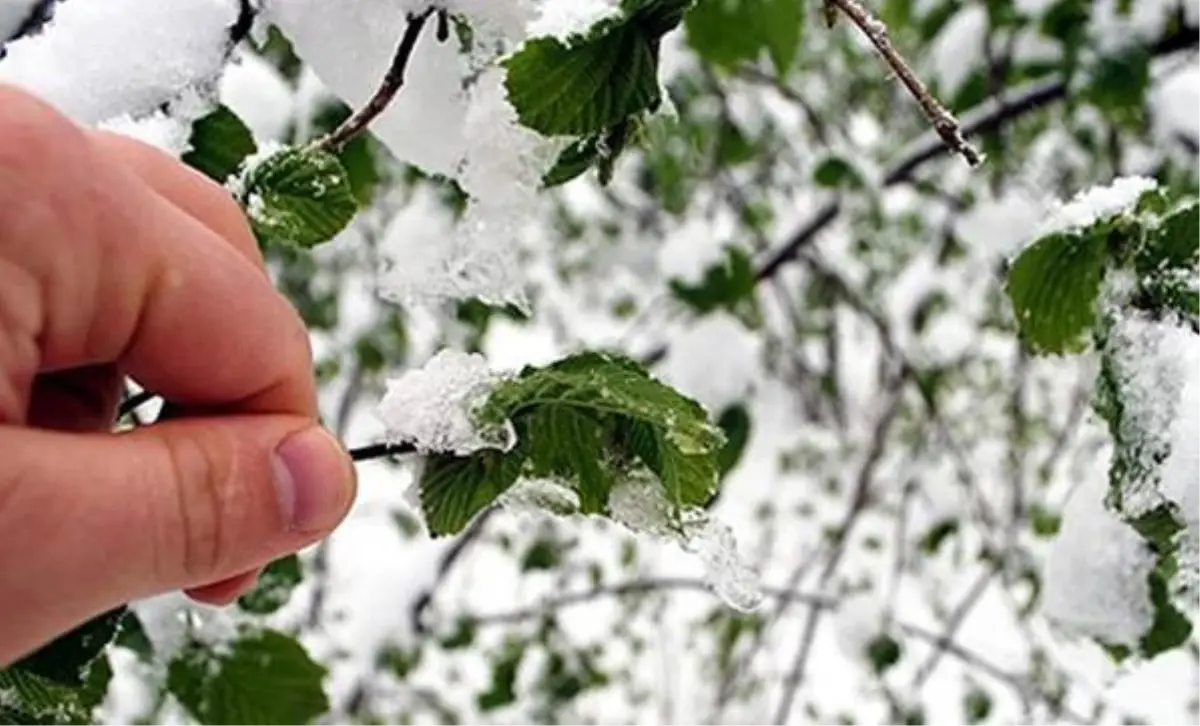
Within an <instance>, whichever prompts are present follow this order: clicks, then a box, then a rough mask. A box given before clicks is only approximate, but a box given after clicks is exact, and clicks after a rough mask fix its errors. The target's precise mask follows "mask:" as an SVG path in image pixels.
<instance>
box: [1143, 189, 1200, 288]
mask: <svg viewBox="0 0 1200 726" xmlns="http://www.w3.org/2000/svg"><path fill="white" fill-rule="evenodd" d="M1198 261H1200V203H1198V202H1197V201H1196V200H1195V199H1190V200H1187V201H1185V202H1184V203H1182V204H1180V205H1179V206H1177V207H1176V208H1175V209H1174V210H1172V211H1171V212H1170V213H1169V214H1167V215H1166V216H1164V217H1163V218H1162V219H1161V220H1160V221H1159V223H1158V225H1156V226H1155V228H1154V229H1153V230H1152V231H1151V232H1150V234H1148V235H1147V237H1146V244H1145V245H1144V247H1143V250H1142V253H1141V254H1140V255H1139V256H1138V272H1140V273H1142V274H1144V275H1149V274H1154V273H1157V272H1162V271H1163V270H1171V269H1189V270H1194V269H1195V267H1196V265H1197V262H1198Z"/></svg>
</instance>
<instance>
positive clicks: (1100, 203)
mask: <svg viewBox="0 0 1200 726" xmlns="http://www.w3.org/2000/svg"><path fill="white" fill-rule="evenodd" d="M1157 188H1158V183H1157V182H1156V181H1154V180H1153V179H1151V178H1149V177H1144V176H1123V177H1117V178H1115V179H1113V180H1112V182H1110V183H1109V184H1108V185H1107V186H1099V185H1097V186H1094V187H1092V188H1090V189H1087V190H1084V191H1082V192H1080V193H1079V194H1076V195H1075V197H1074V198H1072V199H1071V201H1069V202H1067V203H1065V204H1061V203H1060V204H1059V205H1058V206H1057V207H1056V208H1055V209H1053V210H1052V211H1051V212H1050V215H1049V217H1048V218H1047V219H1046V220H1045V221H1044V222H1043V223H1042V226H1041V228H1040V229H1039V230H1038V233H1037V236H1038V237H1043V236H1045V235H1049V234H1054V233H1057V232H1069V231H1073V230H1078V229H1083V228H1085V227H1088V226H1090V225H1092V224H1095V223H1096V222H1100V221H1103V220H1105V219H1108V218H1111V217H1115V216H1118V215H1120V214H1123V213H1125V212H1127V211H1129V210H1130V209H1132V208H1133V207H1134V205H1136V204H1137V201H1138V199H1139V198H1140V197H1141V196H1142V194H1143V193H1145V192H1148V191H1150V190H1153V189H1157Z"/></svg>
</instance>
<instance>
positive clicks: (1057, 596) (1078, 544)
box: [1042, 481, 1155, 648]
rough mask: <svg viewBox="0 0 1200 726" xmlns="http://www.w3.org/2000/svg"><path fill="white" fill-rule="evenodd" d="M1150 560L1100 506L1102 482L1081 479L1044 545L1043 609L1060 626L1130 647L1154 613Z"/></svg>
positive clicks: (1135, 537) (1132, 534) (1142, 545)
mask: <svg viewBox="0 0 1200 726" xmlns="http://www.w3.org/2000/svg"><path fill="white" fill-rule="evenodd" d="M1154 566H1155V558H1154V554H1153V552H1151V550H1150V547H1149V545H1148V544H1147V543H1146V541H1145V540H1143V539H1142V537H1141V535H1139V534H1138V533H1137V532H1136V531H1134V529H1133V528H1132V527H1131V526H1129V525H1128V524H1125V523H1124V522H1122V521H1121V520H1120V519H1119V518H1117V516H1116V515H1115V514H1113V513H1112V512H1110V511H1108V509H1106V508H1105V505H1104V492H1103V484H1102V482H1099V481H1096V482H1095V483H1088V484H1085V485H1082V486H1080V487H1079V488H1078V489H1076V490H1075V492H1074V493H1073V494H1072V495H1071V498H1070V500H1069V501H1068V502H1067V506H1066V508H1065V510H1064V511H1063V518H1062V529H1061V530H1060V531H1059V534H1058V538H1057V539H1055V541H1054V545H1053V547H1052V549H1051V551H1050V557H1049V560H1048V562H1047V566H1046V577H1045V591H1044V593H1043V601H1042V608H1043V612H1044V613H1045V615H1046V617H1047V618H1049V619H1050V620H1052V621H1054V622H1055V623H1057V624H1058V625H1059V626H1060V627H1062V628H1064V629H1065V630H1069V631H1071V632H1074V633H1077V634H1079V635H1084V636H1089V637H1093V638H1096V639H1097V640H1099V641H1102V642H1104V643H1107V644H1110V645H1122V646H1126V647H1129V648H1136V646H1137V643H1138V641H1139V640H1140V639H1141V637H1142V635H1143V634H1145V633H1146V631H1148V630H1149V629H1150V625H1151V622H1152V621H1153V619H1154V608H1153V606H1152V604H1151V601H1150V586H1149V577H1150V573H1151V571H1153V570H1154Z"/></svg>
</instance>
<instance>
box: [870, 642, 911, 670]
mask: <svg viewBox="0 0 1200 726" xmlns="http://www.w3.org/2000/svg"><path fill="white" fill-rule="evenodd" d="M902 652H903V651H902V649H901V646H900V642H899V641H898V640H896V639H895V638H893V637H891V636H890V635H879V636H878V637H876V638H874V639H873V640H871V642H870V643H868V644H867V660H869V661H870V662H871V670H873V671H874V672H875V673H876V674H877V675H879V674H883V673H884V672H886V671H887V670H888V669H889V668H891V667H892V666H894V665H896V664H897V663H899V662H900V656H901V654H902Z"/></svg>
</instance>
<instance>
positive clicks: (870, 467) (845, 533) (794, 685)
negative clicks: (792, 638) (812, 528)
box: [773, 380, 903, 724]
mask: <svg viewBox="0 0 1200 726" xmlns="http://www.w3.org/2000/svg"><path fill="white" fill-rule="evenodd" d="M902 390H903V382H902V381H899V380H897V381H896V382H895V387H894V391H893V395H892V396H891V399H890V400H889V401H888V403H887V408H886V409H884V412H883V414H882V415H881V416H880V417H879V419H878V420H877V421H876V423H875V429H874V431H873V433H872V436H871V445H870V448H869V449H868V451H867V454H866V456H865V457H864V459H863V464H862V467H861V468H860V469H859V471H858V476H857V478H856V481H855V485H854V492H853V493H852V494H851V496H850V505H849V507H848V508H847V510H846V514H845V515H844V516H843V517H842V521H841V523H840V524H839V525H838V528H837V530H835V531H836V533H837V534H836V540H835V542H834V545H833V551H832V552H830V554H829V559H828V560H826V561H825V567H824V568H822V570H821V574H820V577H819V579H818V583H819V589H824V588H825V586H826V584H827V583H828V582H829V580H830V578H832V577H833V574H834V573H835V572H836V571H837V568H838V564H839V563H840V562H841V559H842V555H843V554H845V552H846V543H847V542H848V541H849V539H850V532H851V530H853V529H854V525H855V523H856V522H857V521H858V518H859V516H861V515H862V513H863V512H864V511H865V510H866V507H867V504H868V503H869V502H870V499H871V497H870V492H871V484H872V482H874V480H875V470H876V468H878V466H879V462H880V461H881V460H882V459H883V451H884V444H885V442H886V440H887V437H888V433H889V432H890V431H891V428H892V424H893V423H895V421H896V416H897V414H899V412H900V402H901V399H902V398H903V396H902ZM822 612H823V608H817V607H813V606H810V607H809V610H808V619H807V620H806V621H805V622H804V631H803V633H801V636H800V647H799V648H797V650H796V656H795V657H794V658H793V659H792V665H791V667H790V668H789V669H788V672H787V675H786V676H785V677H784V681H783V694H782V695H781V696H780V699H779V706H778V708H776V709H775V718H774V721H773V723H776V724H783V723H787V719H788V714H790V713H791V711H792V704H793V703H794V702H795V699H796V693H797V691H798V690H799V689H800V684H801V683H802V682H803V681H804V670H805V667H806V666H807V664H808V658H809V655H811V653H812V647H813V644H814V642H815V639H816V634H817V623H818V622H819V619H820V615H821V613H822Z"/></svg>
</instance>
